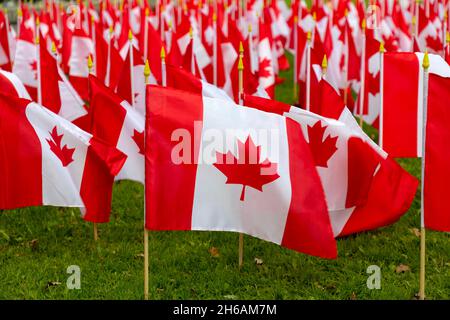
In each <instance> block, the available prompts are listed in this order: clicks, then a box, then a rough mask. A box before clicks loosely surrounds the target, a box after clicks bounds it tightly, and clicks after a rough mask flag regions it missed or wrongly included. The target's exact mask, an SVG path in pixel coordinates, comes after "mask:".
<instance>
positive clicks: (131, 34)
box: [128, 29, 133, 41]
mask: <svg viewBox="0 0 450 320" xmlns="http://www.w3.org/2000/svg"><path fill="white" fill-rule="evenodd" d="M128 40H130V41H131V40H133V32H131V29H130V30H128Z"/></svg>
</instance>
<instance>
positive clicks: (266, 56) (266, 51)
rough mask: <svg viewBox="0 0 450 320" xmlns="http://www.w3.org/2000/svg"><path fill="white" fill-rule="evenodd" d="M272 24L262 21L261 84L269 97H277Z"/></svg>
mask: <svg viewBox="0 0 450 320" xmlns="http://www.w3.org/2000/svg"><path fill="white" fill-rule="evenodd" d="M269 27H270V26H267V25H265V24H263V23H260V26H259V28H260V29H259V32H260V35H259V37H260V39H259V43H258V56H259V67H258V70H259V73H258V75H259V85H260V86H261V87H262V88H263V89H265V90H266V92H267V93H268V95H269V97H271V98H272V99H273V98H274V97H275V69H274V63H273V60H274V59H273V55H272V46H271V39H270V35H271V34H270V29H269Z"/></svg>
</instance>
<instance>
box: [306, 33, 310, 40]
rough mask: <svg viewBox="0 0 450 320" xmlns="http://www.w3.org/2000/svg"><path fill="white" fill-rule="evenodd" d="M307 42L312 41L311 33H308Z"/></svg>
mask: <svg viewBox="0 0 450 320" xmlns="http://www.w3.org/2000/svg"><path fill="white" fill-rule="evenodd" d="M306 40H308V41H310V40H311V31H308V33H307V34H306Z"/></svg>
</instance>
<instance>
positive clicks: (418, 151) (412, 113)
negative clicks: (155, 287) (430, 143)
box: [380, 53, 450, 158]
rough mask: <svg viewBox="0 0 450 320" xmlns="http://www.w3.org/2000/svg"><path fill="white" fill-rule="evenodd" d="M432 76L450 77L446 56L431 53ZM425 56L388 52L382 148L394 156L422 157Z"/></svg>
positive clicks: (386, 57)
mask: <svg viewBox="0 0 450 320" xmlns="http://www.w3.org/2000/svg"><path fill="white" fill-rule="evenodd" d="M428 56H429V59H430V68H429V69H428V72H429V73H430V74H437V75H440V76H443V77H450V66H449V65H448V64H447V63H446V62H445V61H444V59H442V57H440V56H438V55H434V54H429V55H428ZM423 57H424V54H423V53H385V54H384V65H383V70H384V77H383V79H382V81H383V101H382V106H381V107H382V117H383V119H382V122H380V130H381V132H380V145H381V146H382V148H383V149H384V150H386V152H388V153H389V154H390V155H391V156H392V157H405V158H414V157H421V156H422V124H423V120H422V114H423V69H422V61H423Z"/></svg>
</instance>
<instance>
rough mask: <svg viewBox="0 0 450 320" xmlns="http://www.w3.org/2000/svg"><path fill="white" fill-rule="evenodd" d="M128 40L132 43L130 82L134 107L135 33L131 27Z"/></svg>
mask: <svg viewBox="0 0 450 320" xmlns="http://www.w3.org/2000/svg"><path fill="white" fill-rule="evenodd" d="M128 41H129V43H130V52H129V54H130V84H131V106H132V107H134V83H133V82H134V79H133V67H134V54H133V33H132V32H131V29H130V30H128Z"/></svg>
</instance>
